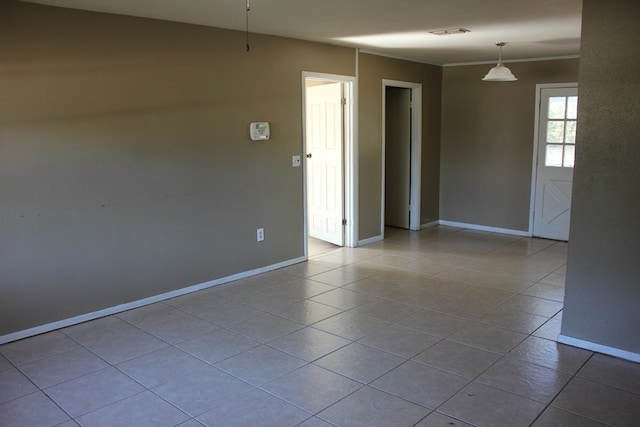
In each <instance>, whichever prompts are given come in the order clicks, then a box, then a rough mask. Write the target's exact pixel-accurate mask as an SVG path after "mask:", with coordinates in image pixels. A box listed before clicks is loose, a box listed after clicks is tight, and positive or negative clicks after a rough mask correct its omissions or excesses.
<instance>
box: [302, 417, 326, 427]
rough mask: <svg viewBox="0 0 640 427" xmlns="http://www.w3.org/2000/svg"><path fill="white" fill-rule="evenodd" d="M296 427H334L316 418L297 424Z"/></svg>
mask: <svg viewBox="0 0 640 427" xmlns="http://www.w3.org/2000/svg"><path fill="white" fill-rule="evenodd" d="M296 427H334V425H333V424H329V423H328V422H326V421H324V420H321V419H320V418H318V417H311V418H308V419H307V420H305V421H304V422H302V423H300V424H298V425H297V426H296Z"/></svg>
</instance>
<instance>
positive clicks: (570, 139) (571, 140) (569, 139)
mask: <svg viewBox="0 0 640 427" xmlns="http://www.w3.org/2000/svg"><path fill="white" fill-rule="evenodd" d="M564 142H566V143H567V144H575V143H576V122H575V121H568V122H566V130H565V137H564Z"/></svg>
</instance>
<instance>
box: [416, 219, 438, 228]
mask: <svg viewBox="0 0 640 427" xmlns="http://www.w3.org/2000/svg"><path fill="white" fill-rule="evenodd" d="M438 225H440V221H438V220H435V221H431V222H428V223H426V224H420V230H424V229H425V228H431V227H435V226H438Z"/></svg>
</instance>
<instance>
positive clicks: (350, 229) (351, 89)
mask: <svg viewBox="0 0 640 427" xmlns="http://www.w3.org/2000/svg"><path fill="white" fill-rule="evenodd" d="M307 80H320V81H327V82H332V83H343V84H344V87H345V94H344V96H345V98H346V100H347V101H346V104H345V117H344V118H345V120H344V126H343V127H344V129H343V130H344V132H343V133H344V139H343V153H344V155H343V167H344V182H343V188H344V193H343V197H344V217H345V219H346V220H347V224H346V226H345V229H344V233H345V235H344V245H345V246H346V247H350V248H354V247H356V246H358V156H357V153H358V114H357V111H358V93H357V91H358V85H357V78H356V77H353V76H343V75H338V74H326V73H316V72H312V71H303V72H302V147H301V152H302V158H303V159H305V158H306V157H305V156H306V151H305V150H306V148H307V141H306V127H307V113H306V97H307V91H306V81H307ZM302 172H303V173H302V183H303V185H302V190H303V197H302V199H303V211H304V221H303V226H304V233H303V235H304V257H305V258H307V257H308V253H309V252H308V247H307V241H308V239H309V232H308V230H307V220H308V218H307V164H306V161H305V162H303V170H302Z"/></svg>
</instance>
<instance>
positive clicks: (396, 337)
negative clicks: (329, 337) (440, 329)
mask: <svg viewBox="0 0 640 427" xmlns="http://www.w3.org/2000/svg"><path fill="white" fill-rule="evenodd" d="M439 340H440V338H439V337H436V336H433V335H429V334H425V333H423V332H420V331H418V330H416V329H411V328H406V327H403V326H399V325H389V326H387V327H384V328H382V329H380V330H379V331H377V332H374V333H372V334H370V335H367V336H366V337H364V338H362V339H360V340H359V341H358V342H359V343H361V344H365V345H368V346H371V347H375V348H377V349H380V350H384V351H387V352H389V353H393V354H397V355H398V356H401V357H405V358H410V357H413V356H415V355H416V354H418V353H420V352H421V351H423V350H425V349H426V348H428V347H430V346H432V345H433V344H435V343H436V342H438V341H439Z"/></svg>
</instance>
